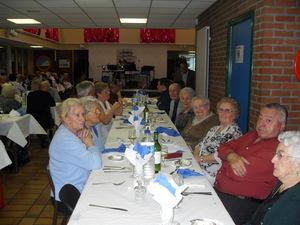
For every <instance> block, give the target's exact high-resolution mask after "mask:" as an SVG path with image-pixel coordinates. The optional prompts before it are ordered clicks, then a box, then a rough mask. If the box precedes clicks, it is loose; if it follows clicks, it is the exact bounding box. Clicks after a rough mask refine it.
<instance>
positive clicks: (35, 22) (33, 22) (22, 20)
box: [7, 19, 40, 24]
mask: <svg viewBox="0 0 300 225" xmlns="http://www.w3.org/2000/svg"><path fill="white" fill-rule="evenodd" d="M7 20H8V21H10V22H13V23H15V24H40V22H39V21H37V20H34V19H7Z"/></svg>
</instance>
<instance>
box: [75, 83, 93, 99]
mask: <svg viewBox="0 0 300 225" xmlns="http://www.w3.org/2000/svg"><path fill="white" fill-rule="evenodd" d="M76 92H77V96H78V97H79V98H80V97H85V96H94V97H95V85H94V83H93V82H92V81H88V80H84V81H81V82H80V83H78V84H77V85H76Z"/></svg>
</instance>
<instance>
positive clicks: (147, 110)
mask: <svg viewBox="0 0 300 225" xmlns="http://www.w3.org/2000/svg"><path fill="white" fill-rule="evenodd" d="M144 121H145V123H146V124H149V108H148V104H147V102H145V109H144Z"/></svg>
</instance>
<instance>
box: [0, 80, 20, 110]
mask: <svg viewBox="0 0 300 225" xmlns="http://www.w3.org/2000/svg"><path fill="white" fill-rule="evenodd" d="M15 95H16V91H15V89H14V87H13V86H12V85H11V84H9V83H4V84H3V85H2V90H1V95H0V114H1V113H5V114H8V113H9V112H10V111H11V110H12V109H14V110H17V109H19V108H21V106H22V105H21V103H20V102H18V101H17V100H16V99H15Z"/></svg>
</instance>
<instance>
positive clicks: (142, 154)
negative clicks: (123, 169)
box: [125, 143, 154, 175]
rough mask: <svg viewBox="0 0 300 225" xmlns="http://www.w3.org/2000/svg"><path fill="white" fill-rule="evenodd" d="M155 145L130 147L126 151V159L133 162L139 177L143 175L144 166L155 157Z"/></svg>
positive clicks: (137, 144)
mask: <svg viewBox="0 0 300 225" xmlns="http://www.w3.org/2000/svg"><path fill="white" fill-rule="evenodd" d="M153 151H154V150H153V143H151V144H150V143H149V144H146V143H145V144H139V143H136V144H135V145H130V146H129V147H128V148H126V150H125V157H126V158H127V159H128V160H129V162H131V164H132V165H134V166H135V168H136V173H137V175H142V173H143V166H144V164H145V163H147V162H148V161H149V159H150V158H151V156H152V155H153Z"/></svg>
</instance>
